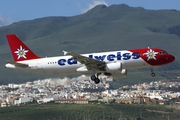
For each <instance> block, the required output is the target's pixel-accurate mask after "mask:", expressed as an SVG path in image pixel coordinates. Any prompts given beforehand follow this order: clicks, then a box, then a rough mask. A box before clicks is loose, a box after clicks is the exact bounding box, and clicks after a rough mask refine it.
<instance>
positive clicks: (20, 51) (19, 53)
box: [14, 46, 29, 59]
mask: <svg viewBox="0 0 180 120" xmlns="http://www.w3.org/2000/svg"><path fill="white" fill-rule="evenodd" d="M28 51H29V50H25V49H23V48H22V46H20V48H19V49H17V51H15V52H14V53H16V54H17V56H18V58H17V59H19V58H21V57H23V58H26V53H27V52H28Z"/></svg>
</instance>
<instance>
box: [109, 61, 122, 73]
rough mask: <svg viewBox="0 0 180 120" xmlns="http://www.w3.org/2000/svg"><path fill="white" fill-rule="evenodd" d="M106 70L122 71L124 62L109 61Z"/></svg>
mask: <svg viewBox="0 0 180 120" xmlns="http://www.w3.org/2000/svg"><path fill="white" fill-rule="evenodd" d="M106 71H107V72H113V71H114V72H115V71H118V72H119V71H122V63H121V62H116V63H108V64H106Z"/></svg>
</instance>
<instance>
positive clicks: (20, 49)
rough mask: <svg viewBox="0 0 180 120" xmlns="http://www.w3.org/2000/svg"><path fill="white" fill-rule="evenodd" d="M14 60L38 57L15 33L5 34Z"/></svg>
mask: <svg viewBox="0 0 180 120" xmlns="http://www.w3.org/2000/svg"><path fill="white" fill-rule="evenodd" d="M6 37H7V40H8V43H9V47H10V49H11V53H12V56H13V58H14V61H15V62H18V61H24V60H31V59H37V58H40V57H38V56H37V55H35V54H34V53H33V52H32V51H31V50H30V49H29V48H28V47H27V46H26V45H25V44H24V43H23V42H22V41H21V40H20V39H19V38H18V37H17V36H16V35H14V34H8V35H6Z"/></svg>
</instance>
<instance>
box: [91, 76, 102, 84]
mask: <svg viewBox="0 0 180 120" xmlns="http://www.w3.org/2000/svg"><path fill="white" fill-rule="evenodd" d="M91 80H92V81H94V82H95V83H96V84H99V83H100V80H99V78H98V77H96V76H95V75H92V76H91Z"/></svg>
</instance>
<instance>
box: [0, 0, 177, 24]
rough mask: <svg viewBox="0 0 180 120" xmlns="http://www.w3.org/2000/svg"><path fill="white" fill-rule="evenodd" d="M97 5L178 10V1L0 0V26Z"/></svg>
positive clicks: (74, 13)
mask: <svg viewBox="0 0 180 120" xmlns="http://www.w3.org/2000/svg"><path fill="white" fill-rule="evenodd" d="M99 4H105V5H106V6H110V5H113V4H127V5H128V6H131V7H143V8H145V9H151V10H160V9H176V10H180V0H0V26H4V25H9V24H11V23H13V22H18V21H22V20H33V19H36V18H42V17H48V16H75V15H79V14H82V13H85V12H87V11H88V10H89V9H91V8H93V7H94V6H96V5H99Z"/></svg>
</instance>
